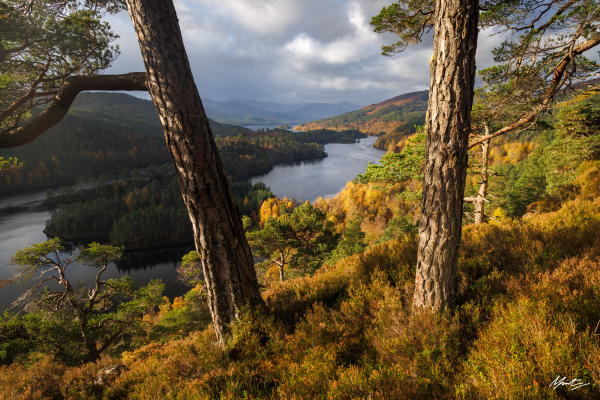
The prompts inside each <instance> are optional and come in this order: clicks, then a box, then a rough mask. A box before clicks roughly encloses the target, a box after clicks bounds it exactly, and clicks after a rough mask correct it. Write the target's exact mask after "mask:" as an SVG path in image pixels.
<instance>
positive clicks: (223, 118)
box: [202, 98, 361, 125]
mask: <svg viewBox="0 0 600 400" xmlns="http://www.w3.org/2000/svg"><path fill="white" fill-rule="evenodd" d="M202 104H203V105H204V109H205V110H206V114H207V115H208V116H209V117H210V118H212V119H214V120H215V121H218V122H221V123H226V124H233V125H278V124H297V123H301V122H308V121H313V120H316V119H322V118H328V117H332V116H335V115H340V114H344V113H347V112H349V111H354V110H358V109H360V108H361V106H359V105H356V104H352V103H348V102H344V103H337V104H331V103H297V104H281V103H273V102H270V101H257V100H229V101H217V100H213V99H208V98H205V99H203V100H202Z"/></svg>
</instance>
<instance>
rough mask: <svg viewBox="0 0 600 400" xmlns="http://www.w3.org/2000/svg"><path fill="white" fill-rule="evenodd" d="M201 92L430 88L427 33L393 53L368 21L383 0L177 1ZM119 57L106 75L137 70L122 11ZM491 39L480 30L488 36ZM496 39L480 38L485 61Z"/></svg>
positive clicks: (370, 93) (350, 95) (345, 95)
mask: <svg viewBox="0 0 600 400" xmlns="http://www.w3.org/2000/svg"><path fill="white" fill-rule="evenodd" d="M175 4H176V8H177V12H178V17H179V22H180V25H181V29H182V32H183V36H184V41H185V45H186V50H187V52H188V56H189V59H190V63H191V65H192V71H193V73H194V77H195V80H196V83H197V85H198V88H199V90H200V95H201V97H209V98H213V99H217V100H225V99H233V98H240V99H256V100H270V101H277V102H283V103H292V102H302V101H308V102H343V101H351V102H354V103H358V104H362V105H367V104H371V103H375V102H379V101H382V100H385V99H388V98H390V97H393V96H397V95H399V94H402V93H406V92H411V91H416V90H424V89H427V88H428V86H429V59H430V57H431V53H432V41H431V38H430V37H429V38H427V39H426V40H425V42H424V43H422V44H419V45H417V46H413V47H409V48H408V49H407V50H406V51H405V52H404V53H402V54H399V55H396V56H394V57H383V56H382V55H381V50H380V48H381V45H382V44H383V43H386V44H388V43H391V42H393V41H395V36H393V35H390V34H384V35H381V34H376V33H374V32H373V30H372V27H371V26H370V25H369V21H370V19H371V17H372V16H373V15H376V14H377V13H378V12H379V11H380V10H381V8H382V7H384V6H387V5H389V4H391V1H389V0H383V1H379V0H356V1H352V0H179V1H177V0H176V2H175ZM109 21H110V23H111V25H112V26H113V29H114V30H115V32H117V33H118V34H119V35H120V36H121V38H120V39H119V40H118V44H119V45H120V46H121V51H122V54H121V57H120V58H119V59H118V60H117V61H116V62H115V64H114V66H113V67H112V68H111V69H110V70H109V71H108V73H122V72H129V71H134V70H135V71H142V70H143V63H142V60H141V55H140V52H139V48H138V45H137V42H136V40H135V34H134V32H133V27H132V26H131V21H130V20H129V17H128V15H127V14H126V13H121V14H120V15H117V16H115V17H111V18H110V20H109ZM486 36H487V35H485V34H484V35H482V38H483V39H484V38H485V37H486ZM497 43H499V38H492V39H491V40H490V39H484V40H480V44H479V48H478V54H479V55H480V56H478V65H479V66H480V67H481V66H482V65H486V66H487V65H489V64H490V63H491V59H490V57H489V53H490V50H491V48H492V47H493V46H494V45H497ZM146 97H147V96H146Z"/></svg>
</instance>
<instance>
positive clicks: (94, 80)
mask: <svg viewBox="0 0 600 400" xmlns="http://www.w3.org/2000/svg"><path fill="white" fill-rule="evenodd" d="M88 90H117V91H118V90H125V91H132V90H139V91H147V90H148V88H147V87H146V73H144V72H132V73H129V74H123V75H88V76H71V77H68V78H67V79H65V82H64V83H63V85H62V87H61V89H60V91H59V92H58V94H57V95H56V96H55V97H54V99H53V100H52V101H51V102H50V104H49V105H48V107H46V109H45V110H44V111H42V112H41V113H40V114H39V115H37V116H35V117H33V118H31V119H29V120H28V121H27V122H26V123H24V124H23V125H21V126H19V127H17V128H15V129H11V130H8V131H5V132H2V133H0V149H7V148H11V147H18V146H23V145H24V144H27V143H29V142H31V141H33V140H34V139H36V138H37V137H38V136H40V135H41V134H42V133H44V132H45V131H46V130H48V129H50V128H51V127H53V126H54V125H56V124H57V123H59V122H60V121H61V120H62V119H63V118H64V116H65V115H67V112H68V111H69V108H70V107H71V104H72V103H73V101H74V100H75V98H76V97H77V95H78V94H79V93H80V92H84V91H88Z"/></svg>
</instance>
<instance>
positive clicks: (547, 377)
mask: <svg viewBox="0 0 600 400" xmlns="http://www.w3.org/2000/svg"><path fill="white" fill-rule="evenodd" d="M598 104H599V103H598V97H597V96H594V95H581V96H577V97H575V98H574V99H573V100H571V101H567V102H564V103H563V104H562V105H561V106H560V107H557V109H556V110H555V111H556V112H555V113H553V115H549V114H548V115H545V116H544V117H543V118H542V119H541V120H540V122H539V123H538V124H537V126H536V129H534V130H529V131H527V132H524V133H522V134H520V135H518V136H510V135H509V136H506V137H503V138H498V139H495V140H494V141H492V144H491V148H490V156H489V165H490V171H491V174H490V194H491V196H490V197H489V198H490V202H489V204H488V205H487V207H486V209H485V214H486V216H485V223H482V224H473V223H472V221H473V219H472V212H473V210H472V206H471V205H470V204H468V203H467V204H465V208H464V212H465V214H464V215H465V217H464V221H463V223H464V225H465V227H464V236H463V245H462V247H461V253H460V259H459V264H458V272H457V273H458V279H457V282H456V285H457V286H456V287H457V293H458V301H459V306H458V307H457V308H456V310H454V311H452V312H444V313H439V314H433V313H418V314H412V313H410V308H407V307H409V306H410V301H411V297H410V294H411V292H412V290H414V289H413V288H414V273H415V271H414V268H415V260H416V246H417V241H416V232H417V229H418V215H419V207H420V196H421V180H422V168H423V157H422V155H423V152H424V135H423V133H420V132H417V134H415V135H412V136H409V137H407V138H402V139H400V140H399V141H397V142H396V143H394V144H393V146H390V147H389V149H390V151H389V152H388V154H387V155H385V156H384V157H383V159H382V163H381V165H370V166H369V167H368V168H367V170H366V171H365V174H362V175H359V176H358V177H357V179H356V180H355V181H353V182H349V183H348V184H347V186H346V188H345V189H344V190H343V191H342V192H341V193H340V194H339V195H337V196H336V197H334V198H328V199H318V200H317V201H316V202H315V204H314V206H313V205H310V204H304V205H303V204H302V203H299V202H296V201H294V200H291V199H287V198H284V199H278V198H274V197H271V194H270V193H269V192H268V190H267V189H266V188H265V187H264V186H261V185H255V186H254V187H250V185H249V183H247V181H234V182H233V183H232V187H233V190H234V193H236V200H237V202H238V203H239V204H241V205H240V207H241V209H242V211H243V213H244V214H246V216H245V217H244V227H245V229H246V230H247V235H248V237H249V238H250V241H251V243H252V245H253V248H254V249H255V251H257V255H259V254H261V255H262V256H263V258H261V259H260V260H261V262H260V263H258V264H257V267H258V274H259V278H260V281H261V284H262V285H263V286H264V289H263V296H264V298H265V301H266V304H267V307H268V313H264V312H263V311H257V310H246V311H244V313H243V314H242V315H240V319H239V321H238V322H236V324H235V325H234V328H233V335H232V337H231V339H230V342H228V347H227V348H226V349H225V350H221V349H219V348H218V347H216V346H214V345H212V343H213V341H214V332H213V331H212V328H211V324H210V317H209V313H208V309H207V304H206V298H205V296H204V295H203V292H202V279H201V274H200V275H199V274H198V263H197V261H196V258H195V257H196V256H195V253H194V252H192V253H191V254H190V255H188V256H186V257H184V259H183V260H182V266H181V275H182V279H184V280H185V281H186V282H188V283H189V284H190V285H192V286H193V287H194V289H192V290H191V291H190V292H189V293H188V294H187V295H185V296H183V297H181V298H176V299H161V298H160V296H158V297H156V296H157V295H156V293H159V292H158V291H159V290H160V287H159V286H156V285H157V284H153V285H154V286H149V287H148V289H147V290H146V292H143V293H144V294H140V295H135V296H138V297H135V296H134V297H133V298H134V299H135V298H138V299H139V300H135V301H137V303H132V305H131V307H134V304H149V303H140V302H142V301H146V302H149V301H153V302H154V304H156V306H155V307H154V308H152V309H150V311H149V312H147V313H145V314H144V316H143V324H141V325H130V326H131V327H132V329H130V330H127V331H123V333H122V334H121V336H120V341H119V342H118V343H117V342H115V344H114V345H110V346H108V347H107V348H106V350H105V351H104V353H103V355H102V356H101V357H100V358H99V359H98V361H96V362H94V363H90V362H82V361H81V360H84V359H85V357H87V356H86V354H87V353H86V350H85V349H84V347H82V346H83V345H82V342H81V339H80V338H81V336H78V335H79V334H78V330H77V329H78V328H76V327H75V326H72V325H69V324H68V323H67V321H69V319H68V317H67V316H66V315H64V316H59V315H53V314H48V311H47V309H45V308H44V307H41V306H42V305H43V302H42V303H39V307H41V308H36V309H35V311H33V310H32V311H31V312H29V313H28V314H26V315H23V316H19V317H17V316H15V315H13V314H10V313H7V314H5V315H4V316H3V317H2V318H3V319H2V320H1V321H0V327H1V329H0V335H2V340H1V341H0V342H1V343H2V346H1V347H0V357H1V359H2V362H3V363H4V364H7V365H8V366H5V367H2V368H3V369H2V374H0V382H1V383H2V385H0V388H2V389H0V393H3V394H7V393H26V392H27V393H32V394H33V393H38V394H39V395H40V396H42V397H44V396H55V395H56V396H58V395H59V394H60V396H63V397H64V398H72V399H78V398H89V397H90V396H92V397H93V396H96V397H98V398H107V399H112V398H120V397H123V396H130V397H134V398H148V397H152V396H155V395H156V393H161V396H167V397H168V394H169V393H174V392H177V393H179V395H178V396H179V397H183V398H198V397H201V398H204V397H206V398H212V397H221V398H239V397H240V396H242V397H243V396H245V395H251V396H252V397H254V398H273V396H274V395H275V394H276V395H277V396H279V397H294V396H296V397H298V396H300V397H301V398H316V397H319V396H325V397H328V398H340V399H341V398H355V397H357V396H358V397H360V396H363V397H364V396H367V395H369V394H370V395H371V396H372V397H374V398H382V399H383V398H395V399H403V398H406V399H412V398H421V397H428V396H429V397H431V396H433V397H436V398H487V397H489V396H491V395H492V394H493V395H498V393H500V397H501V398H521V397H527V396H531V395H532V394H534V395H535V396H538V395H539V396H540V397H544V396H545V395H546V394H548V393H552V395H553V396H555V397H549V398H562V397H560V396H562V394H565V393H566V391H564V390H561V389H557V390H556V391H552V392H548V391H547V388H546V386H547V385H548V384H549V383H550V382H551V381H552V379H554V378H555V376H554V375H555V374H557V372H556V371H560V372H558V373H559V374H563V375H569V374H575V373H574V372H570V371H575V370H578V371H581V372H580V373H579V374H576V376H577V377H578V379H581V380H582V382H585V383H590V385H586V386H585V387H581V388H580V389H579V390H578V391H573V392H569V394H570V396H571V397H573V396H575V397H573V398H591V397H593V396H592V394H594V393H598V390H599V389H598V383H597V382H598V376H600V375H598V374H599V371H598V368H597V365H598V362H600V359H598V354H600V351H599V350H598V349H600V343H599V342H598V336H597V335H596V333H595V331H594V327H595V324H596V323H597V315H598V313H599V312H600V310H599V309H598V307H597V305H598V304H600V299H599V298H598V293H599V292H600V289H599V288H598V284H597V283H598V282H600V278H598V277H597V275H598V271H600V266H599V265H598V254H599V252H600V249H599V247H598V244H599V243H600V236H599V232H600V219H599V216H600V209H599V203H598V202H599V199H600V192H599V191H598V187H600V185H599V182H600V181H599V179H600V164H599V162H600V141H599V139H598V138H599V137H600V136H599V134H598V132H599V131H598V128H599V127H600V125H599V124H598V121H600V119H598V118H597V117H598V115H600V111H599V110H600V107H599V106H598ZM574 121H577V122H574ZM416 129H417V130H419V129H420V128H416ZM252 135H253V136H255V137H243V136H241V137H238V136H233V137H228V138H219V139H218V140H219V141H222V142H223V143H224V144H225V143H226V146H224V148H230V149H237V150H235V151H240V152H243V151H245V150H242V149H245V148H246V146H248V148H251V147H252V146H255V145H256V144H255V143H261V144H262V146H263V147H262V148H264V147H269V146H271V145H273V146H274V147H275V144H274V142H271V140H272V139H273V137H274V136H276V135H277V132H274V131H266V132H264V133H263V132H259V133H255V134H252ZM255 141H258V142H255ZM227 146H229V147H227ZM235 151H234V150H232V153H234V152H235ZM289 154H290V153H288V155H287V156H289ZM471 156H472V165H471V167H470V169H469V171H470V172H469V179H468V180H469V184H468V185H467V193H466V195H467V196H468V195H470V194H472V193H474V192H476V191H477V189H478V187H479V184H480V182H479V180H478V176H479V170H480V168H481V167H480V161H481V160H480V158H479V157H480V156H479V155H478V153H477V151H476V150H473V151H472V155H471ZM121 177H125V179H120V180H114V181H111V180H110V179H108V180H107V181H106V182H101V180H96V181H93V182H91V183H90V182H87V183H86V185H87V188H86V189H85V190H83V191H79V192H73V191H72V189H71V192H70V193H69V192H68V191H65V190H63V191H62V193H60V192H59V193H53V194H54V196H52V197H50V199H55V200H54V201H61V202H64V203H71V204H70V205H65V206H62V207H61V208H60V209H59V211H58V212H57V213H56V214H55V216H54V217H53V219H52V220H51V224H56V227H58V226H67V228H66V229H68V230H75V231H77V229H81V228H80V227H82V226H87V227H89V226H95V227H96V228H103V229H106V230H110V236H111V239H112V240H115V242H119V243H125V244H136V243H139V242H140V241H143V240H156V239H159V240H164V239H165V238H164V237H161V234H162V232H163V231H165V229H166V230H169V229H171V231H170V232H176V231H177V229H183V230H184V231H185V230H186V229H189V225H185V224H183V225H182V224H180V223H179V222H177V221H178V220H177V218H181V219H182V220H183V219H185V218H184V217H186V215H185V212H184V211H183V208H182V204H181V196H180V195H179V193H178V188H177V182H176V180H174V176H173V175H172V171H170V167H169V166H161V167H150V168H147V169H141V170H133V171H132V170H125V171H122V173H121ZM105 178H108V176H105ZM96 191H97V194H96ZM86 193H87V194H86ZM243 193H254V194H256V196H254V195H252V196H248V198H247V199H246V198H245V199H243V200H242V199H241V198H240V197H238V196H239V195H240V194H243ZM88 195H94V196H96V197H98V199H96V200H93V201H88V202H87V203H86V202H83V203H81V202H80V203H77V202H75V201H76V200H78V196H79V197H81V196H84V197H85V196H88ZM79 200H82V199H81V198H79ZM73 202H75V203H73ZM253 210H258V211H257V212H255V213H254V215H252V212H251V211H253ZM69 215H70V216H69ZM115 220H116V221H117V222H116V223H115ZM74 221H78V222H76V223H75V222H74ZM69 224H72V225H71V226H69ZM94 224H95V225H94ZM153 224H155V225H153ZM153 226H156V228H153ZM300 232H305V233H302V235H299V233H300ZM308 232H311V233H310V234H308ZM188 233H189V232H188ZM305 235H307V236H305ZM286 237H287V238H288V239H285V238H286ZM303 237H304V238H306V240H307V241H306V242H302V240H304V239H302V238H303ZM279 238H281V239H283V241H281V240H280V239H279ZM302 243H305V244H302ZM303 249H309V251H308V252H305V250H303ZM92 250H93V249H92ZM92 250H90V251H92ZM44 251H45V250H44ZM84 255H85V254H84ZM267 255H268V257H266V258H265V257H264V256H267ZM24 260H25V261H26V259H24ZM25 261H23V262H25ZM277 262H281V265H282V268H281V270H282V271H283V272H284V274H280V273H279V270H280V265H279V264H277ZM284 276H285V279H283V278H282V277H284ZM153 293H154V294H153ZM152 296H154V297H152ZM132 301H133V300H132ZM136 307H137V305H136ZM118 315H121V314H118ZM115 318H117V315H116V314H115ZM119 318H125V317H119ZM127 318H132V317H127ZM135 318H140V317H135ZM136 321H137V320H136ZM136 323H137V322H136ZM134 327H135V329H133V328H134ZM109 333H110V332H109ZM109 333H107V334H109ZM98 335H99V336H98V339H97V340H99V341H100V342H99V343H102V342H101V341H102V333H101V332H98ZM66 337H68V338H69V341H70V343H72V345H71V346H69V347H64V346H61V345H60V343H62V342H64V340H63V338H66ZM550 345H551V346H550ZM515 346H516V347H515ZM548 346H550V347H548ZM515 349H521V350H522V351H519V352H518V353H515ZM549 349H550V350H549ZM112 365H124V366H125V367H126V369H122V372H120V374H118V375H115V378H113V379H114V380H113V381H111V383H110V384H107V385H104V386H102V387H100V386H94V384H93V381H94V379H96V374H97V372H98V370H99V369H101V368H103V367H107V366H112ZM174 366H175V367H174ZM565 366H568V367H567V370H564V372H563V369H564V368H565ZM125 367H123V368H125ZM38 376H44V379H43V380H39V379H37V377H38ZM489 376H497V377H498V378H497V380H490V379H488V377H489ZM573 376H575V375H573ZM31 382H37V383H36V386H31ZM257 382H258V383H257ZM509 382H512V384H509ZM535 382H538V384H537V385H536V384H535ZM399 383H401V384H399ZM42 394H43V395H42ZM51 394H52V395H51ZM86 396H87V397H86ZM590 396H591V397H590Z"/></svg>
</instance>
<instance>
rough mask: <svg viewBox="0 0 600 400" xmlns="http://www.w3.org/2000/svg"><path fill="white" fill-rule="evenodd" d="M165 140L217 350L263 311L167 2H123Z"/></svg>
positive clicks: (172, 9)
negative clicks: (237, 326) (248, 309)
mask: <svg viewBox="0 0 600 400" xmlns="http://www.w3.org/2000/svg"><path fill="white" fill-rule="evenodd" d="M127 6H128V9H129V15H130V16H131V20H132V21H133V26H134V28H135V32H136V35H137V39H138V42H139V44H140V49H141V51H142V56H143V58H144V64H145V66H146V73H147V74H148V79H147V85H148V90H149V92H150V95H151V96H152V100H153V101H154V105H155V106H156V109H157V111H158V115H159V117H160V121H161V124H162V127H163V130H164V132H165V139H166V141H167V146H168V148H169V151H170V153H171V156H172V158H173V163H174V164H175V170H176V171H177V175H178V177H179V184H180V186H181V191H182V193H183V199H184V201H185V204H186V205H187V208H188V212H189V215H190V219H191V221H192V225H193V227H194V239H195V243H196V250H197V251H198V254H199V255H200V259H201V262H202V267H203V271H204V287H205V289H206V293H207V297H208V305H209V308H210V313H211V315H212V320H213V324H214V328H215V331H216V334H217V339H218V341H219V343H221V344H223V343H224V339H225V336H226V335H227V333H228V332H229V327H228V325H229V324H230V323H231V322H232V321H233V320H234V319H235V318H236V315H237V312H238V310H239V307H240V306H242V305H243V304H248V303H249V304H255V305H258V304H262V302H263V301H262V298H261V296H260V292H259V288H258V280H257V277H256V270H255V269H254V260H253V258H252V252H251V251H250V247H249V246H248V242H247V241H246V236H245V234H244V230H243V227H242V220H241V218H240V215H239V211H238V207H237V206H236V204H235V200H234V198H233V193H232V191H231V188H230V186H229V182H228V180H227V177H226V175H225V171H224V170H223V165H222V163H221V159H220V157H219V153H218V151H217V146H216V144H215V141H214V139H213V135H212V133H211V130H210V127H209V123H208V118H207V116H206V113H205V111H204V107H203V106H202V102H201V101H200V96H199V94H198V90H197V89H196V84H195V83H194V79H193V76H192V71H191V69H190V64H189V61H188V58H187V54H186V52H185V48H184V45H183V39H182V37H181V31H180V29H179V22H178V19H177V15H176V12H175V7H174V6H173V1H172V0H127Z"/></svg>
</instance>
